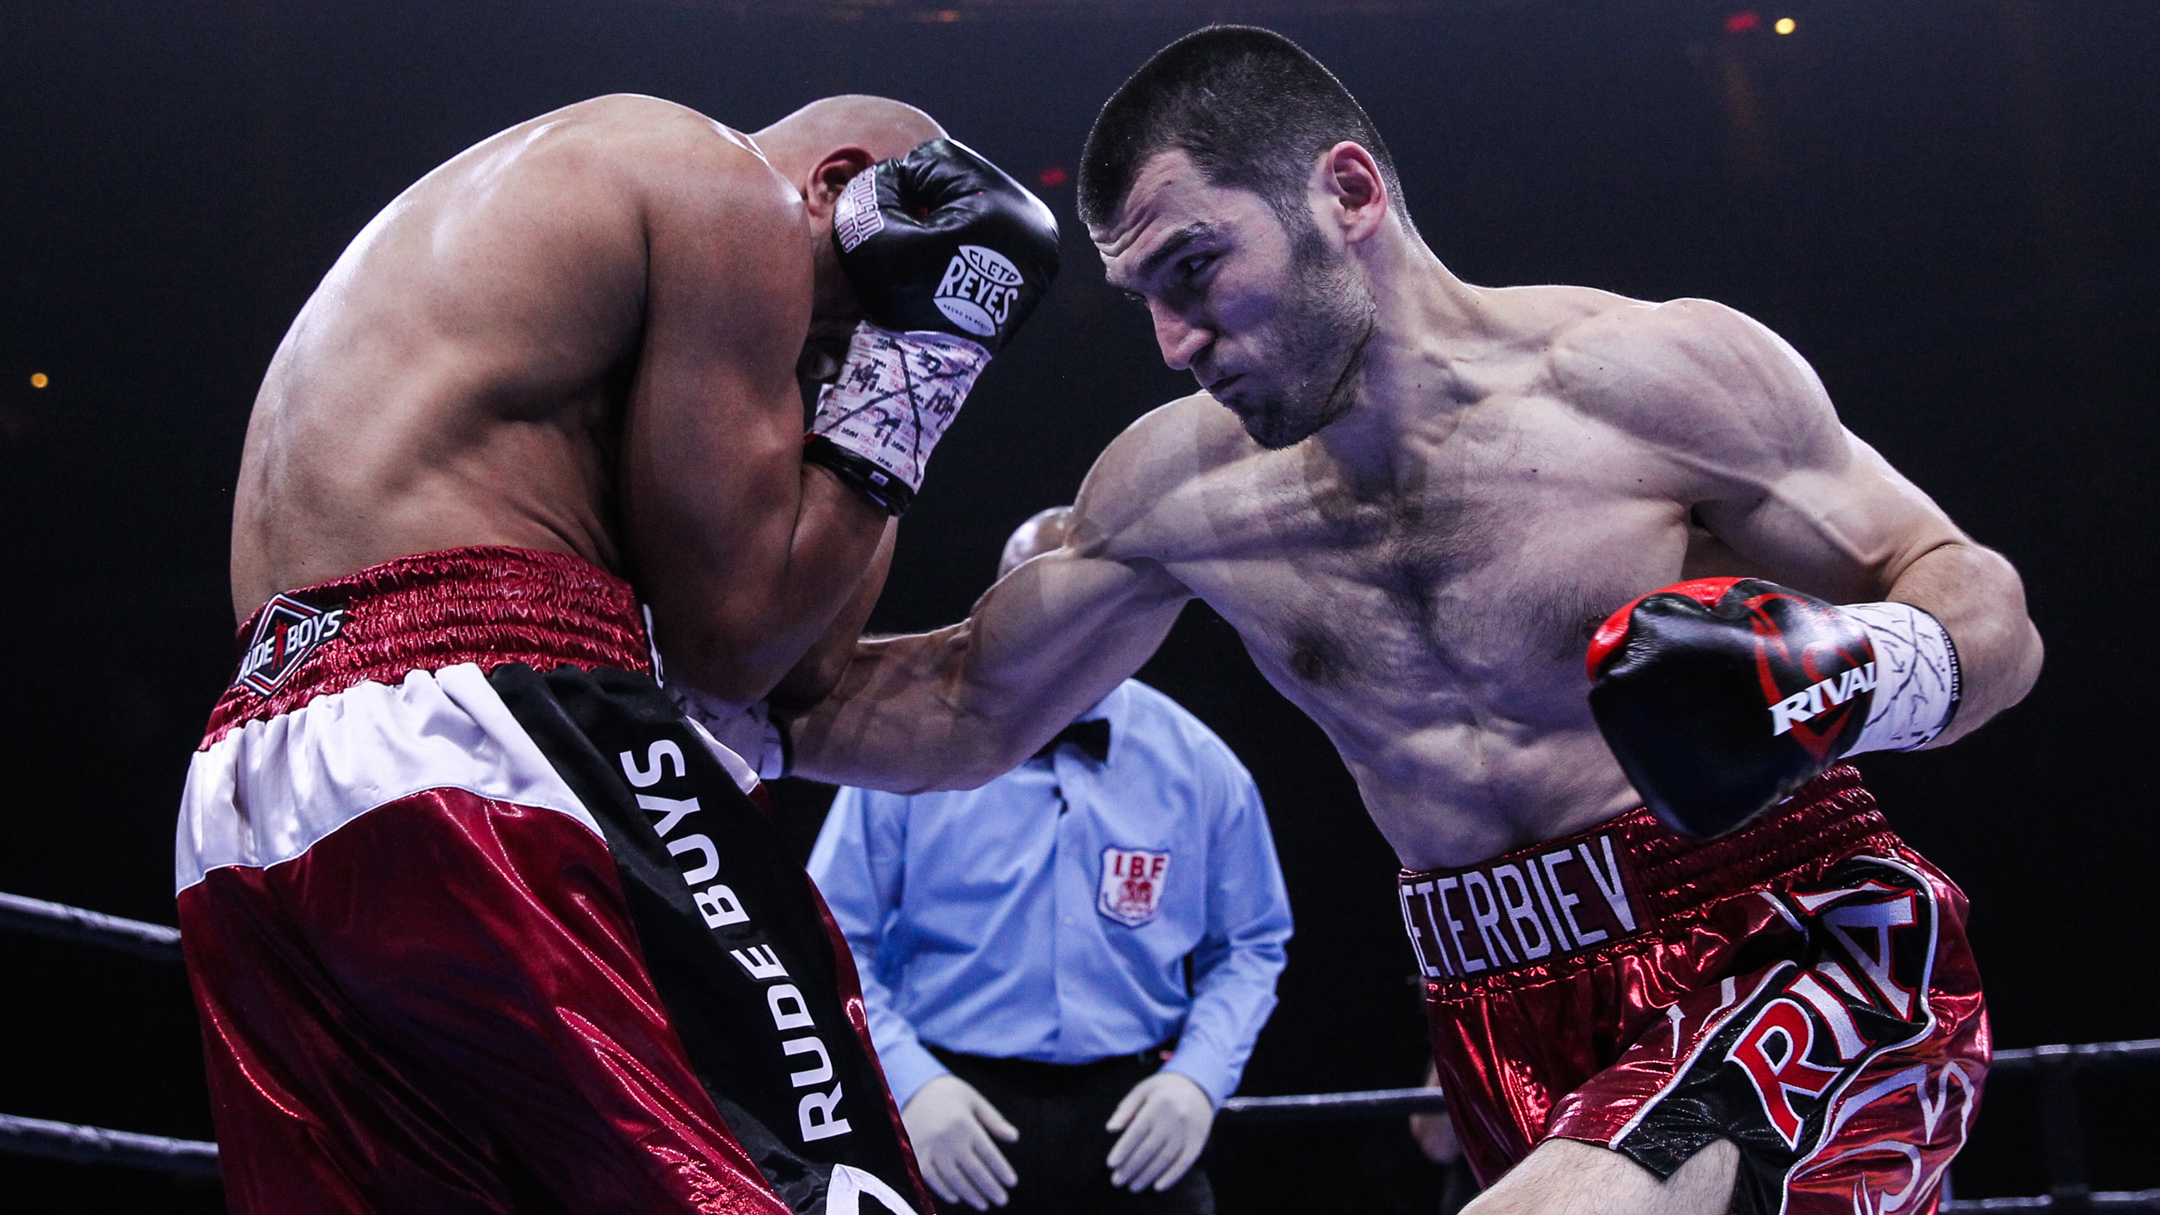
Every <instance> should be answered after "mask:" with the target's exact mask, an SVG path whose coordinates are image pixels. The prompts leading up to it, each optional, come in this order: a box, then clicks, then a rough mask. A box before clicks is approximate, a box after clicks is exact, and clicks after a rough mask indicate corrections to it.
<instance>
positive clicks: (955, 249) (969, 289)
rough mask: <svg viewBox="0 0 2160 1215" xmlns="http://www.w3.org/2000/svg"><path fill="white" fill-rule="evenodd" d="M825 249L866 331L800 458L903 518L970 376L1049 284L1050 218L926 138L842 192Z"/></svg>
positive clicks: (980, 164)
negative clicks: (849, 288) (836, 258)
mask: <svg viewBox="0 0 2160 1215" xmlns="http://www.w3.org/2000/svg"><path fill="white" fill-rule="evenodd" d="M833 240H834V242H835V243H836V245H837V246H838V248H839V250H840V265H841V268H842V269H844V270H845V271H846V272H847V276H848V281H849V283H851V284H852V285H853V286H854V288H855V295H856V298H857V299H858V300H859V301H860V302H861V304H862V309H863V315H864V316H865V317H867V318H868V319H867V320H866V321H864V322H863V324H862V325H861V326H860V327H859V328H857V329H856V331H855V336H854V338H853V340H852V341H851V342H850V343H849V345H848V354H847V359H846V361H845V362H844V363H843V364H842V365H841V368H840V377H839V379H837V380H836V381H834V382H833V383H832V384H830V385H828V386H827V387H826V388H825V390H824V392H823V393H822V394H821V395H820V396H819V398H818V410H817V417H816V419H815V420H814V421H813V422H812V424H811V427H810V435H809V438H808V441H807V446H806V447H805V448H804V453H803V454H804V458H805V459H808V460H810V461H812V462H814V463H817V464H822V465H824V466H825V467H827V468H829V469H831V470H832V471H833V473H834V474H836V475H837V476H839V477H840V479H841V480H843V481H845V482H846V483H847V484H849V485H850V486H852V487H853V488H854V489H855V490H856V491H857V492H859V493H861V494H862V495H864V496H865V497H867V498H869V499H870V500H871V501H872V502H875V503H876V504H877V505H879V506H882V507H884V508H885V509H886V510H887V511H888V512H890V513H892V514H895V515H898V514H900V513H902V512H904V511H906V510H907V508H908V505H909V504H910V503H911V502H913V501H914V499H915V492H916V491H917V490H919V489H921V488H922V479H923V467H924V465H925V464H927V463H928V462H929V459H930V449H931V448H932V447H935V446H936V445H937V441H938V440H939V439H940V438H942V437H943V436H944V434H945V428H946V427H948V426H950V425H952V420H953V418H954V416H955V415H956V414H958V413H959V411H960V403H961V402H962V401H963V400H965V399H966V397H967V394H968V390H969V389H970V388H972V387H973V386H974V384H975V377H976V376H978V375H980V374H981V373H982V369H983V365H984V364H985V363H987V362H989V360H990V356H991V355H992V354H994V353H995V352H997V351H998V350H1000V349H1002V348H1003V347H1004V345H1005V343H1006V342H1008V341H1010V340H1011V339H1012V335H1013V333H1014V332H1015V331H1016V330H1018V329H1019V328H1020V323H1021V322H1022V321H1024V320H1026V319H1027V315H1028V313H1029V312H1031V311H1033V310H1034V308H1035V304H1036V302H1037V301H1039V300H1040V299H1041V298H1042V295H1043V292H1045V291H1047V290H1049V288H1050V281H1051V280H1052V279H1053V278H1055V277H1056V276H1057V268H1058V249H1057V242H1058V231H1057V220H1056V218H1055V217H1053V216H1052V215H1051V214H1050V208H1048V207H1046V206H1044V205H1043V202H1042V200H1041V199H1039V198H1037V197H1035V196H1034V195H1033V194H1030V193H1028V191H1027V189H1026V188H1025V187H1023V186H1022V185H1021V184H1020V183H1019V182H1016V181H1014V180H1013V179H1012V178H1011V177H1008V176H1006V174H1005V172H1004V171H1003V170H1001V169H999V168H998V167H997V166H996V165H993V164H991V163H990V162H989V161H987V160H984V159H983V158H982V157H980V156H978V155H976V154H975V152H974V151H973V150H971V149H969V148H968V147H967V146H966V145H965V144H961V143H956V142H954V141H953V140H950V139H933V140H930V141H929V142H928V143H925V144H922V145H920V146H919V147H917V148H916V149H915V150H914V151H913V152H910V153H908V154H907V155H906V156H904V157H901V158H900V159H898V160H884V161H879V162H878V163H877V164H874V165H872V166H870V167H869V168H867V169H865V170H863V171H862V172H861V173H859V174H857V175H856V177H855V180H853V181H851V182H849V183H848V187H847V189H846V191H845V192H843V193H842V194H841V196H840V201H839V204H838V205H837V206H836V207H835V209H834V211H833Z"/></svg>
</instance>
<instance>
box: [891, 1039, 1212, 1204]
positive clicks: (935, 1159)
mask: <svg viewBox="0 0 2160 1215" xmlns="http://www.w3.org/2000/svg"><path fill="white" fill-rule="evenodd" d="M1201 1100H1202V1101H1203V1102H1205V1101H1206V1098H1205V1097H1203V1098H1201ZM900 1121H901V1122H903V1123H905V1124H906V1125H907V1133H908V1139H909V1140H910V1141H911V1142H913V1143H914V1145H915V1163H916V1164H917V1165H920V1166H921V1167H922V1175H923V1180H925V1181H928V1182H929V1183H930V1188H931V1189H934V1190H936V1191H937V1192H938V1197H940V1198H942V1199H944V1200H945V1201H947V1202H965V1203H966V1204H968V1205H969V1206H971V1207H974V1208H975V1209H976V1210H978V1211H987V1210H989V1209H990V1208H991V1207H992V1206H993V1205H995V1206H1004V1205H1005V1198H1006V1190H1007V1188H1008V1187H1010V1186H1012V1185H1014V1184H1016V1183H1017V1182H1018V1181H1019V1180H1020V1175H1019V1174H1018V1173H1015V1172H1013V1167H1012V1165H1010V1164H1008V1163H1006V1161H1005V1153H1003V1152H1000V1151H998V1148H997V1144H995V1143H993V1142H991V1138H990V1137H991V1136H993V1135H995V1136H997V1137H998V1138H999V1139H1002V1140H1004V1141H1005V1142H1007V1143H1011V1142H1012V1141H1013V1140H1015V1139H1018V1138H1019V1137H1020V1132H1019V1131H1018V1130H1015V1129H1014V1128H1013V1124H1012V1123H1010V1122H1007V1121H1005V1115H1003V1114H1000V1113H998V1111H997V1107H996V1106H994V1105H992V1104H990V1102H989V1101H988V1100H987V1099H985V1098H984V1097H983V1095H982V1094H981V1093H979V1092H976V1091H975V1086H974V1085H972V1084H969V1083H968V1082H967V1081H965V1080H962V1079H961V1078H960V1077H958V1076H955V1075H952V1074H951V1073H949V1072H948V1073H947V1074H945V1075H942V1076H939V1077H938V1078H937V1079H935V1080H932V1081H931V1082H930V1083H928V1084H925V1085H923V1086H922V1087H921V1088H919V1089H916V1090H915V1095H914V1096H913V1097H910V1098H908V1103H907V1108H906V1109H904V1110H901V1111H900Z"/></svg>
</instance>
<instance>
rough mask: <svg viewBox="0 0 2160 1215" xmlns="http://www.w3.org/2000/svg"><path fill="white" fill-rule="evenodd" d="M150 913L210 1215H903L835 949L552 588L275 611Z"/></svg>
mask: <svg viewBox="0 0 2160 1215" xmlns="http://www.w3.org/2000/svg"><path fill="white" fill-rule="evenodd" d="M241 641H242V644H243V646H244V647H245V649H244V651H243V655H242V658H241V662H240V669H239V672H238V675H237V677H236V678H235V679H234V681H233V684H232V686H231V687H230V688H229V689H228V690H227V691H226V693H225V695H224V696H223V698H222V699H220V701H219V702H218V706H217V709H216V711H215V712H214V713H213V715H212V717H211V720H210V728H209V731H208V734H207V736H206V737H205V738H204V740H203V745H202V748H201V749H200V750H199V751H198V752H197V753H196V755H195V758H194V762H193V764H192V766H191V767H190V769H189V772H188V785H187V792H186V794H185V798H184V801H183V804H182V807H181V812H180V828H179V838H178V845H177V855H176V884H177V886H178V888H179V898H180V926H181V939H182V942H183V945H184V947H185V949H186V952H187V961H188V969H189V974H190V978H191V980H192V982H193V984H194V990H195V999H196V1005H197V1008H198V1009H199V1011H200V1013H201V1016H202V1023H203V1032H204V1039H205V1053H206V1057H207V1063H208V1069H209V1077H210V1090H211V1098H212V1101H213V1105H214V1112H215V1115H216V1120H217V1129H218V1141H219V1149H220V1156H221V1163H222V1168H223V1172H224V1177H225V1184H226V1189H227V1194H228V1197H229V1201H230V1204H231V1208H232V1210H233V1211H234V1212H236V1213H238V1215H270V1213H272V1212H276V1213H279V1215H289V1213H291V1212H300V1211H306V1212H351V1213H359V1212H384V1213H396V1215H423V1213H429V1212H452V1211H455V1212H460V1213H465V1212H508V1211H576V1212H580V1213H583V1212H601V1211H621V1212H630V1211H637V1212H658V1211H697V1212H715V1213H718V1212H727V1213H746V1215H747V1213H751V1212H756V1213H759V1215H784V1213H785V1212H788V1211H791V1210H792V1211H794V1212H797V1213H806V1212H825V1213H828V1215H857V1213H858V1212H860V1213H861V1215H888V1213H890V1215H917V1213H920V1212H927V1211H929V1210H930V1209H931V1208H930V1205H929V1200H928V1197H927V1195H926V1194H925V1193H924V1191H923V1189H922V1185H921V1181H920V1179H919V1178H917V1177H916V1175H915V1170H914V1161H913V1158H912V1156H911V1155H910V1154H909V1152H908V1149H907V1146H906V1140H905V1136H904V1133H903V1132H902V1131H901V1129H900V1124H899V1118H898V1115H897V1113H896V1112H895V1111H894V1110H893V1108H892V1102H891V1098H890V1097H889V1096H888V1095H887V1092H886V1089H885V1084H884V1077H883V1076H882V1074H881V1073H880V1072H879V1071H878V1067H877V1062H876V1058H875V1056H874V1055H873V1054H872V1052H871V1049H870V1046H869V1035H868V1030H867V1027H866V1025H865V1022H864V1019H863V1012H862V1000H861V996H860V995H859V993H858V992H857V991H856V987H855V972H854V967H853V963H852V962H851V961H850V959H849V956H848V952H847V949H846V946H845V945H844V944H843V943H841V942H840V940H839V937H838V934H837V933H836V932H833V931H832V930H831V926H830V921H829V919H828V918H827V917H826V916H825V915H824V907H823V904H822V903H821V902H819V901H818V898H817V894H816V891H815V889H814V888H813V887H812V886H811V884H810V882H809V879H808V877H807V876H805V875H804V873H803V872H802V868H801V866H800V865H798V864H795V863H793V862H792V861H791V860H790V859H789V858H788V855H787V852H786V849H785V847H784V845H783V844H782V842H781V840H780V838H779V837H778V836H777V834H776V833H775V832H774V830H773V828H772V826H771V824H770V823H768V822H767V821H766V819H765V817H764V814H763V812H762V811H760V810H759V809H758V808H757V807H756V806H755V805H754V804H753V803H752V801H751V800H750V798H749V797H747V796H746V792H747V791H749V790H751V789H752V788H754V786H755V781H756V778H755V776H754V775H753V774H751V773H750V772H749V770H748V768H747V766H746V765H744V764H743V763H742V761H741V760H740V759H739V758H737V757H736V756H735V755H734V754H733V753H732V752H729V751H727V750H726V749H725V748H723V747H720V746H719V745H718V744H716V743H713V742H712V741H711V739H710V738H709V736H707V735H705V734H703V733H702V732H701V731H699V730H698V729H697V728H696V727H694V726H692V725H690V724H689V723H688V722H686V721H685V720H684V719H683V717H682V715H681V714H680V713H679V712H678V711H677V710H676V709H675V707H674V705H673V704H672V703H671V702H670V701H669V699H668V697H667V695H666V693H664V692H662V691H661V690H660V688H659V686H658V684H657V683H655V681H654V679H653V677H652V675H651V674H650V672H651V670H652V663H651V660H650V657H649V654H650V651H649V649H648V645H647V641H646V637H645V630H644V628H643V625H642V622H641V618H640V612H639V608H638V604H637V601H636V598H635V596H634V594H633V592H632V591H631V588H630V586H629V585H628V584H627V583H624V582H623V581H621V580H620V579H617V578H614V577H611V576H609V575H608V574H606V573H604V572H602V571H600V570H598V569H596V568H594V567H593V566H591V565H589V564H587V563H586V562H583V561H580V560H578V559H576V558H574V557H568V556H562V555H557V554H549V553H536V552H528V551H524V550H517V549H501V548H487V549H459V550H455V551H451V552H442V553H427V554H422V555H419V556H415V557H407V558H401V559H399V560H396V561H391V562H388V563H385V564H383V565H379V566H374V567H371V568H369V569H366V570H362V571H360V572H359V573H356V574H353V575H351V576H349V577H345V578H340V579H338V580H336V581H334V582H329V583H324V584H322V585H319V586H314V587H309V588H306V589H305V590H300V591H293V592H288V593H286V594H283V595H279V596H277V597H276V598H274V599H272V600H271V601H270V602H269V603H268V604H266V605H265V606H264V607H263V609H262V611H261V612H259V613H258V614H257V616H256V618H255V619H254V620H253V621H251V622H250V623H249V624H248V625H247V626H246V627H245V628H243V630H242V632H241Z"/></svg>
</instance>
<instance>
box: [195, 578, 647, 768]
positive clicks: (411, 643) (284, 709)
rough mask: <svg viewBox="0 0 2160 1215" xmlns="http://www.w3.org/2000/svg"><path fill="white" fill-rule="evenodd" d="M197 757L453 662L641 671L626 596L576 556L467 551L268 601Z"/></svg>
mask: <svg viewBox="0 0 2160 1215" xmlns="http://www.w3.org/2000/svg"><path fill="white" fill-rule="evenodd" d="M237 640H238V644H239V650H240V658H239V664H238V667H237V669H236V670H235V672H234V675H233V681H232V683H231V684H230V685H229V686H227V687H226V689H225V693H224V695H222V696H220V697H219V698H218V703H217V707H216V708H215V709H213V710H212V711H211V714H210V724H209V726H208V727H207V729H206V730H205V732H204V736H203V741H202V745H203V746H205V747H207V746H209V745H210V744H212V743H214V742H216V741H217V740H218V739H220V738H223V737H224V736H225V734H226V733H227V732H229V731H231V730H233V729H235V728H237V727H239V726H241V725H244V724H246V723H248V722H250V721H261V720H265V719H268V718H271V717H276V716H278V715H279V714H281V713H288V712H291V711H292V710H294V709H297V708H299V707H300V706H301V705H304V704H306V703H307V702H308V701H310V700H312V699H314V698H315V697H317V696H323V695H327V694H329V693H332V692H342V691H344V690H345V689H347V688H349V687H352V686H353V685H354V684H358V683H363V682H368V681H373V682H378V683H390V684H394V683H397V682H399V681H401V680H402V679H403V678H404V677H405V675H406V673H407V672H409V671H416V670H425V671H434V670H441V669H442V668H444V667H451V666H457V665H459V664H460V663H468V662H470V663H476V664H478V665H479V666H480V668H481V669H482V670H483V671H485V670H491V669H493V668H495V667H498V666H502V665H504V664H506V663H512V662H523V663H528V664H530V665H531V666H532V667H533V668H534V669H536V670H540V671H550V670H553V669H555V668H556V667H561V666H575V667H583V668H586V669H588V670H590V669H592V668H595V667H619V668H622V669H624V670H631V671H650V670H651V667H652V662H651V650H650V648H649V647H648V645H647V642H646V637H645V623H644V618H643V614H642V612H641V611H640V609H639V605H638V598H637V593H636V591H634V590H633V589H631V586H630V584H629V583H627V582H625V581H623V580H622V579H620V578H617V577H616V576H614V575H613V574H610V573H608V572H607V571H605V570H603V569H601V568H599V567H598V566H596V565H593V564H592V563H591V562H589V561H586V560H584V559H582V558H579V557H573V556H570V555H569V554H567V553H548V552H540V551H537V550H534V549H522V548H503V547H492V546H491V547H474V548H456V549H445V550H443V551H441V552H433V553H418V554H415V555H413V556H410V557H399V558H396V559H395V560H391V561H385V562H383V563H382V564H380V565H371V566H369V567H367V568H366V569H363V570H360V571H357V572H355V573H351V574H347V575H345V576H344V577H342V578H333V579H331V580H330V581H328V582H320V583H316V584H315V585H313V586H306V587H300V588H298V589H296V590H290V591H284V592H282V593H280V594H278V595H275V596H272V597H271V599H270V602H268V603H266V604H264V605H263V606H262V608H261V609H260V610H258V611H257V612H256V613H255V615H254V616H253V617H251V618H249V620H248V622H247V623H246V624H244V625H241V626H240V630H239V633H238V635H237Z"/></svg>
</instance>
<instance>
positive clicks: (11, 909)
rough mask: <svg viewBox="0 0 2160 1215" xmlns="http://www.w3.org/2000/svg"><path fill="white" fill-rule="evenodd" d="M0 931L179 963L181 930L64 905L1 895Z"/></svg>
mask: <svg viewBox="0 0 2160 1215" xmlns="http://www.w3.org/2000/svg"><path fill="white" fill-rule="evenodd" d="M0 928H12V929H14V930H15V931H17V932H26V933H30V934H32V935H34V936H41V937H51V938H53V939H54V940H57V941H68V942H71V943H74V944H77V945H102V946H104V947H106V948H107V949H118V950H123V951H125V952H127V953H132V954H134V955H136V956H137V957H144V958H152V959H155V960H157V961H160V962H177V961H179V960H180V930H179V929H177V928H167V927H166V926H164V925H163V924H146V923H144V922H143V921H141V920H128V919H122V918H121V917H119V916H116V915H106V914H104V913H103V912H99V911H86V910H84V909H83V908H80V907H70V906H68V905H67V904H65V903H48V902H46V901H45V900H43V899H26V898H24V897H23V896H21V895H19V894H5V893H0Z"/></svg>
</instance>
